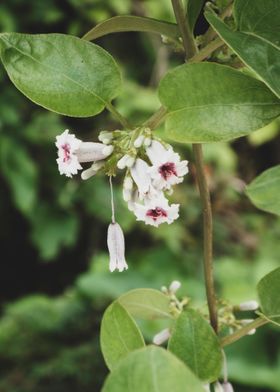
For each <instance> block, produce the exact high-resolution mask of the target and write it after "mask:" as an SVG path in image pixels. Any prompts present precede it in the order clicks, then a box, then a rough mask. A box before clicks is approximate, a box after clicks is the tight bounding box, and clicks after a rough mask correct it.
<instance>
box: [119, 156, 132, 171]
mask: <svg viewBox="0 0 280 392" xmlns="http://www.w3.org/2000/svg"><path fill="white" fill-rule="evenodd" d="M127 158H129V155H127V154H125V155H124V156H123V157H121V159H119V160H118V162H117V167H118V169H120V170H122V169H124V168H125V167H126V161H127Z"/></svg>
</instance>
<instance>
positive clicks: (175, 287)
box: [169, 280, 181, 294]
mask: <svg viewBox="0 0 280 392" xmlns="http://www.w3.org/2000/svg"><path fill="white" fill-rule="evenodd" d="M180 287H181V282H179V281H178V280H173V282H171V284H170V286H169V291H170V292H171V293H172V294H175V293H176V291H177V290H179V288H180Z"/></svg>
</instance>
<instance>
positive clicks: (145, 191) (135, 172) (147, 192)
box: [130, 158, 158, 200]
mask: <svg viewBox="0 0 280 392" xmlns="http://www.w3.org/2000/svg"><path fill="white" fill-rule="evenodd" d="M149 168H150V166H149V165H148V164H147V162H145V161H143V159H140V158H137V159H136V161H135V164H134V165H133V166H132V168H131V169H130V173H131V176H132V178H133V180H134V182H135V184H136V185H137V188H138V196H139V199H140V200H143V199H144V198H153V197H154V196H156V195H157V194H158V191H157V190H156V189H155V188H154V187H153V185H152V181H151V176H150V174H149Z"/></svg>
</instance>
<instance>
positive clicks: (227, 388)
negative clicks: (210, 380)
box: [223, 381, 234, 392]
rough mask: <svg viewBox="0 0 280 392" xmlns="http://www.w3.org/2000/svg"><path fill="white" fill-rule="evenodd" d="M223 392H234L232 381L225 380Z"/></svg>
mask: <svg viewBox="0 0 280 392" xmlns="http://www.w3.org/2000/svg"><path fill="white" fill-rule="evenodd" d="M223 392H234V390H233V387H232V385H231V383H230V382H227V381H225V382H224V383H223Z"/></svg>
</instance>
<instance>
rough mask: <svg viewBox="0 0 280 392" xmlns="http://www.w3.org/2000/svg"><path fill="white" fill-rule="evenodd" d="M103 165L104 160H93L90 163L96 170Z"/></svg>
mask: <svg viewBox="0 0 280 392" xmlns="http://www.w3.org/2000/svg"><path fill="white" fill-rule="evenodd" d="M103 166H104V161H99V162H95V163H93V164H92V165H91V169H93V170H95V171H98V170H100V169H101V168H102V167H103Z"/></svg>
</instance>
